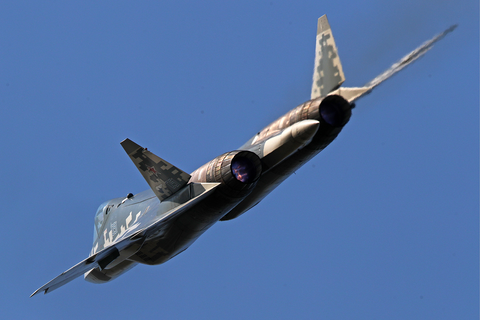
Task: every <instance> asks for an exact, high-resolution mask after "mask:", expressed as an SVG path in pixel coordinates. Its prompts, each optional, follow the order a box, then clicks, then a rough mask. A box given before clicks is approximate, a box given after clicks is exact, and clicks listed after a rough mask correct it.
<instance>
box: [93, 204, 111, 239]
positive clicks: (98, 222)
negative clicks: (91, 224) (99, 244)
mask: <svg viewBox="0 0 480 320" xmlns="http://www.w3.org/2000/svg"><path fill="white" fill-rule="evenodd" d="M109 202H110V201H105V202H104V203H102V204H101V205H100V206H99V207H98V209H97V213H96V214H95V229H94V230H93V242H95V240H97V237H98V236H99V233H100V230H101V229H102V226H103V223H104V222H105V220H106V219H105V218H106V216H107V214H108V211H109V210H110V208H111V206H109V205H108V204H109Z"/></svg>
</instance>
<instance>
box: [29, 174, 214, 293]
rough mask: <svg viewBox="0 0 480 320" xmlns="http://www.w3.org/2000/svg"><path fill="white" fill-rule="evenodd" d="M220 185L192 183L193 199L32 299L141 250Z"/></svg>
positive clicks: (129, 234)
mask: <svg viewBox="0 0 480 320" xmlns="http://www.w3.org/2000/svg"><path fill="white" fill-rule="evenodd" d="M219 185H220V183H192V184H190V185H188V186H187V187H191V188H192V190H193V193H194V195H195V196H194V197H193V198H192V199H190V200H189V201H187V202H185V203H183V204H181V205H179V206H178V207H175V208H173V209H172V210H170V211H169V212H167V213H166V214H164V215H163V216H162V217H161V218H160V219H159V220H157V221H154V222H152V223H151V224H150V225H148V226H147V227H145V228H141V229H140V230H132V231H131V232H127V233H126V234H125V235H124V236H123V239H121V240H120V241H118V242H116V243H114V244H113V245H111V246H110V247H107V248H105V249H103V250H102V251H100V252H98V253H96V254H94V255H92V256H90V257H88V258H87V259H85V260H83V261H81V262H80V263H78V264H76V265H75V266H73V267H71V268H70V269H68V270H67V271H65V272H63V273H62V274H60V275H59V276H58V277H56V278H54V279H53V280H51V281H49V282H48V283H46V284H45V285H43V286H42V287H40V288H38V289H37V290H36V291H35V292H34V293H32V295H31V296H30V297H33V296H34V295H36V294H38V293H40V292H42V291H43V292H44V293H45V294H47V293H49V292H51V291H53V290H55V289H57V288H60V287H61V286H63V285H64V284H67V283H69V282H70V281H72V280H73V279H75V278H77V277H79V276H81V275H82V274H84V273H85V272H88V271H90V270H92V269H94V268H97V267H98V268H100V269H104V268H106V267H107V266H108V265H109V264H110V263H112V262H113V261H115V259H117V258H118V257H120V252H121V251H122V250H125V249H128V248H130V247H131V246H134V245H137V246H138V249H137V250H139V249H140V247H141V245H142V244H143V242H144V241H145V239H146V238H148V236H149V235H151V234H153V233H156V232H159V231H162V229H167V228H168V227H169V226H170V223H169V222H171V221H172V220H173V219H175V218H177V217H179V216H180V215H182V214H184V213H185V212H187V211H188V210H190V209H192V208H193V207H194V206H195V205H196V204H197V203H199V202H200V201H202V200H203V199H205V198H206V197H207V196H209V195H210V194H211V193H212V192H213V191H214V190H215V189H216V187H217V186H219Z"/></svg>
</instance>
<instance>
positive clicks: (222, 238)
mask: <svg viewBox="0 0 480 320" xmlns="http://www.w3.org/2000/svg"><path fill="white" fill-rule="evenodd" d="M444 2H445V3H443V2H441V3H439V2H438V1H422V2H420V3H419V2H418V1H413V0H407V1H375V0H370V1H362V2H360V1H351V0H347V1H329V2H327V1H241V2H240V1H235V2H234V1H209V2H197V1H175V2H173V1H163V2H159V1H141V2H138V1H137V2H133V1H131V2H127V1H102V2H100V3H99V2H97V1H95V2H94V1H82V2H81V3H80V2H72V1H5V2H3V3H2V4H1V5H0V26H1V30H2V32H1V33H0V44H1V45H0V57H1V62H0V110H1V117H0V133H1V136H2V150H3V151H2V153H1V154H2V166H1V167H0V178H1V181H2V183H1V184H0V188H1V189H0V191H1V192H0V195H1V196H0V197H1V198H0V199H1V201H2V204H3V210H2V211H3V228H2V232H1V239H2V243H3V244H4V252H3V267H2V282H3V284H4V285H3V290H2V292H1V293H0V310H2V318H5V319H15V318H17V319H47V318H48V319H67V318H68V319H84V318H86V317H89V318H100V317H103V318H108V319H127V318H141V317H144V318H147V317H150V318H151V317H153V318H161V319H478V307H479V306H478V301H479V289H478V284H479V270H478V266H479V243H478V239H479V234H478V229H479V23H478V16H479V11H478V1H456V2H455V3H453V2H448V3H447V2H446V1H444ZM325 13H326V14H328V17H329V20H330V24H331V26H332V30H333V33H334V36H335V39H336V43H337V46H338V49H339V54H340V57H341V60H342V64H343V69H344V72H345V75H346V77H347V80H346V82H345V85H346V86H359V85H362V84H364V83H366V82H367V81H369V80H371V79H372V78H373V77H375V76H376V75H377V74H379V73H380V72H382V71H383V70H384V69H386V68H388V67H389V66H390V65H391V64H392V63H393V62H395V61H396V60H398V59H399V58H401V57H402V56H403V55H404V54H406V53H408V52H409V51H411V50H413V49H414V48H415V47H417V46H418V45H420V44H421V43H422V42H423V41H425V40H427V39H430V38H431V37H432V36H433V35H434V34H436V33H439V32H441V31H443V30H444V29H446V28H447V27H449V26H450V25H452V24H455V23H458V24H459V27H458V28H457V30H456V31H455V32H454V33H452V34H450V35H448V36H447V37H446V38H445V39H443V40H442V41H441V42H440V43H438V44H437V45H436V46H435V47H434V48H433V49H432V50H431V51H430V52H429V53H428V54H427V55H426V56H425V57H423V58H421V59H420V60H418V61H417V62H415V63H414V64H413V65H412V66H410V67H408V68H407V69H405V70H404V71H402V72H401V73H400V74H398V75H396V76H395V77H393V78H392V79H390V80H388V81H387V82H385V83H384V84H382V85H381V86H379V87H378V88H377V89H375V91H374V92H373V93H372V94H370V95H369V96H367V97H365V98H363V99H361V100H359V101H358V103H357V108H356V109H354V113H353V116H352V119H351V121H350V122H349V123H348V125H347V126H346V127H345V129H344V130H343V131H342V133H341V134H340V135H339V137H338V138H337V140H336V141H334V142H333V143H332V144H331V145H330V146H329V147H328V148H327V149H325V150H324V151H323V152H322V153H321V154H320V155H318V156H317V157H316V158H314V159H313V160H312V161H310V162H309V163H308V164H306V165H305V166H304V167H303V168H302V169H300V170H298V171H297V172H296V174H295V175H293V176H292V177H290V178H289V179H288V180H287V181H285V182H284V183H283V184H282V185H281V186H280V187H279V188H278V189H277V190H275V192H273V193H272V194H271V195H270V196H269V197H267V198H266V199H265V200H264V201H263V202H262V203H260V204H259V205H258V206H257V207H255V208H254V209H253V210H251V211H249V212H248V213H246V214H245V215H243V216H241V217H240V218H238V219H236V220H233V221H230V222H222V223H218V224H217V225H215V226H214V227H212V228H211V229H210V230H209V231H208V232H207V233H205V234H204V235H203V236H202V237H201V238H200V239H199V240H198V241H197V242H196V243H195V244H194V245H193V246H192V247H191V248H190V249H188V250H187V251H186V252H184V253H182V254H181V255H179V256H177V257H176V258H174V259H173V260H171V261H169V262H167V263H166V264H164V265H161V266H155V267H151V266H137V267H136V268H134V269H133V270H131V271H130V272H128V273H127V274H125V275H123V276H121V277H120V278H118V279H117V280H115V281H113V282H111V283H108V284H105V285H93V284H90V283H88V282H85V281H83V280H82V279H78V280H75V281H73V282H71V283H69V284H68V285H66V286H64V287H62V288H61V289H59V290H57V291H55V292H52V293H51V294H48V295H46V296H36V297H34V298H31V299H29V298H28V296H29V295H30V294H31V293H32V292H33V291H34V290H35V289H37V288H38V287H40V286H41V285H43V284H44V283H46V282H47V281H49V280H50V279H52V278H54V277H55V276H57V275H58V274H60V273H61V272H63V271H64V270H66V269H68V268H69V267H71V266H73V265H74V264H76V263H77V262H79V261H80V260H82V259H84V258H85V257H86V256H87V255H88V252H89V250H90V247H91V241H92V232H93V216H94V214H95V210H96V208H97V207H98V205H99V204H100V203H101V202H103V201H105V200H108V199H110V198H114V197H120V196H124V195H126V194H127V193H129V192H133V193H137V192H140V191H143V190H145V189H147V188H148V186H147V184H146V183H145V181H144V180H143V178H142V177H141V175H140V174H139V173H138V171H137V170H136V169H135V167H134V165H133V164H132V163H131V161H130V159H129V158H128V157H127V155H126V154H124V151H123V149H122V148H121V146H120V144H119V142H120V141H122V140H123V139H125V138H127V137H128V138H130V139H132V140H134V141H135V142H137V143H139V144H141V145H142V146H145V147H148V148H149V150H151V151H152V152H154V153H156V154H158V155H159V156H161V157H163V158H165V159H166V160H167V161H169V162H171V163H173V164H175V165H176V166H178V167H179V168H182V169H183V170H185V171H188V172H191V171H193V170H194V169H196V168H197V167H198V166H200V165H202V164H203V163H205V162H207V161H209V160H210V159H213V158H214V157H216V156H218V155H220V154H222V153H223V152H226V151H230V150H234V149H235V148H237V147H238V146H240V145H242V144H243V143H244V142H245V141H246V140H247V139H249V138H250V137H251V136H252V135H253V134H254V133H256V132H257V131H258V130H259V129H261V128H263V127H264V126H265V125H267V124H268V123H269V122H271V121H273V120H274V119H276V118H277V117H278V116H280V115H282V114H283V113H285V112H286V111H288V110H289V109H291V108H293V107H295V106H296V105H298V104H300V103H302V102H304V101H306V100H308V98H309V96H310V88H311V78H312V72H313V57H314V46H315V43H314V38H315V32H316V21H317V18H318V17H319V16H321V15H323V14H325Z"/></svg>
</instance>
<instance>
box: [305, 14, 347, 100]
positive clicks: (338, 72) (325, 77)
mask: <svg viewBox="0 0 480 320" xmlns="http://www.w3.org/2000/svg"><path fill="white" fill-rule="evenodd" d="M344 81H345V75H344V74H343V68H342V63H341V62H340V57H339V56H338V50H337V46H336V45H335V40H334V38H333V34H332V30H331V28H330V24H329V23H328V19H327V15H323V16H321V17H320V18H318V26H317V42H316V46H315V68H314V70H313V83H312V93H311V99H315V98H318V97H325V96H326V95H327V94H328V93H330V92H331V91H332V90H335V89H337V88H338V87H339V86H340V85H341V84H342V83H343V82H344Z"/></svg>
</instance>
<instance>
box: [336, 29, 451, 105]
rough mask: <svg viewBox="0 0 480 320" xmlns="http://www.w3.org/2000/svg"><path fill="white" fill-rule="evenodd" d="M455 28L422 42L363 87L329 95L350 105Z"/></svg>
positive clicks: (345, 89) (344, 89) (338, 90)
mask: <svg viewBox="0 0 480 320" xmlns="http://www.w3.org/2000/svg"><path fill="white" fill-rule="evenodd" d="M456 27H457V25H453V26H451V27H450V28H448V29H447V30H445V31H443V32H442V33H440V34H438V35H436V36H435V37H433V38H432V39H430V40H428V41H426V42H424V43H423V44H422V45H421V46H420V47H418V48H417V49H415V50H413V51H412V52H410V53H409V54H407V55H406V56H404V57H403V58H402V59H400V60H399V61H398V62H396V63H394V64H393V65H392V66H391V67H390V68H388V69H387V70H386V71H384V72H383V73H382V74H380V75H379V76H377V77H376V78H375V79H373V80H372V81H370V82H368V83H367V84H365V86H363V87H361V88H339V89H337V90H335V91H333V92H332V93H331V94H337V95H340V96H342V97H344V98H345V99H346V100H348V102H350V103H351V102H353V101H355V100H356V99H358V98H360V97H362V96H364V95H365V94H367V93H370V91H372V89H373V88H375V87H376V86H378V85H379V84H380V83H382V82H383V81H385V80H387V79H388V78H390V77H391V76H393V75H394V74H396V73H397V72H399V71H400V70H402V69H403V68H405V67H406V66H408V65H409V64H411V63H412V62H413V61H415V60H417V59H418V58H420V57H421V56H423V55H424V54H425V53H427V51H428V50H430V49H431V48H432V47H433V45H434V44H435V43H436V42H437V41H439V40H440V39H442V38H443V37H445V36H446V35H447V34H448V33H450V32H452V31H453V30H455V28H456Z"/></svg>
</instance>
